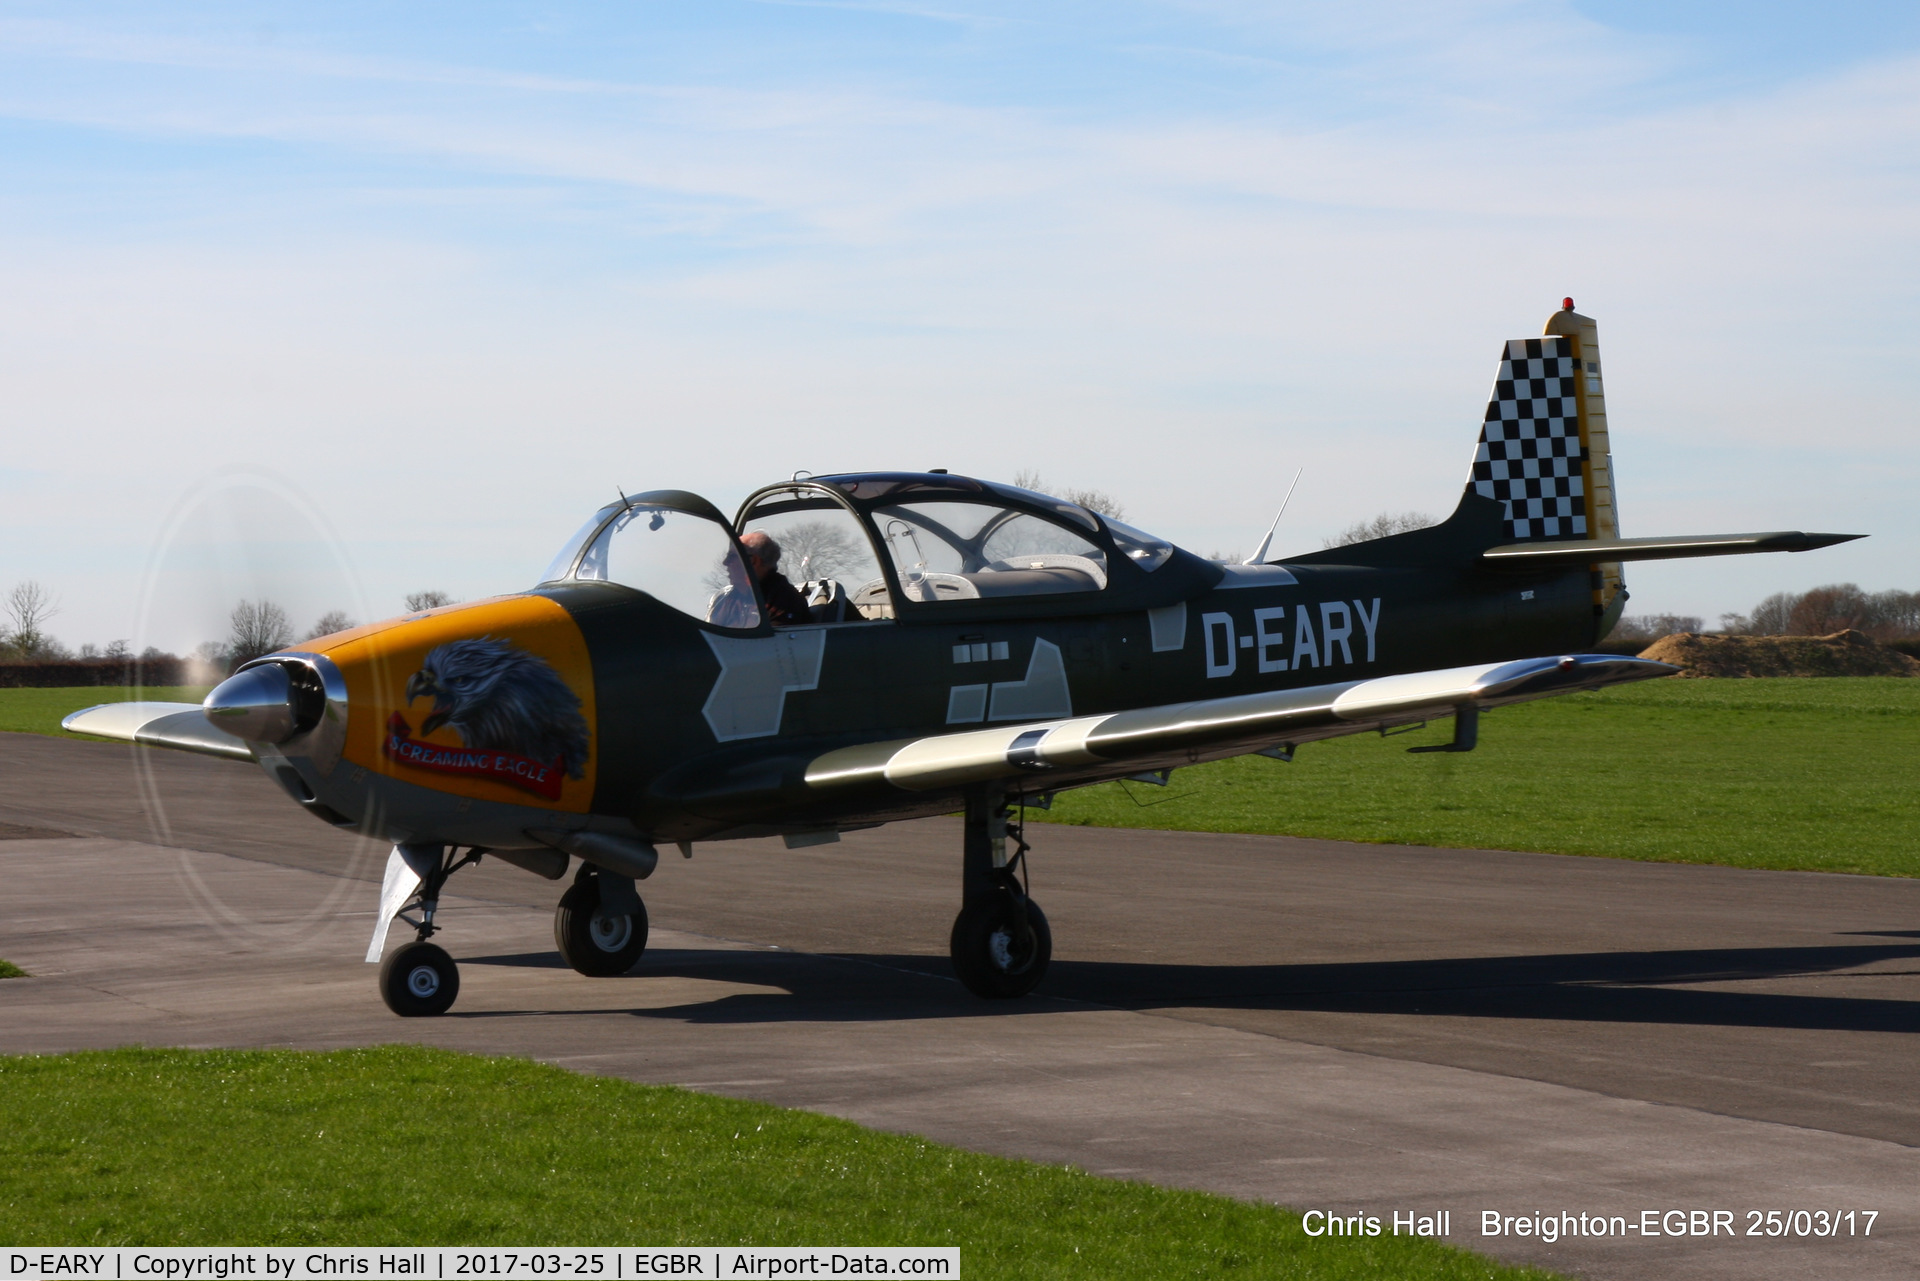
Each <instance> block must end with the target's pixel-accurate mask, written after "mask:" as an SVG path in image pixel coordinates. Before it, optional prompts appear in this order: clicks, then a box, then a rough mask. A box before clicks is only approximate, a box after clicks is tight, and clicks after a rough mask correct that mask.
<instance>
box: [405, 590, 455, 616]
mask: <svg viewBox="0 0 1920 1281" xmlns="http://www.w3.org/2000/svg"><path fill="white" fill-rule="evenodd" d="M455 603H456V602H455V601H454V599H453V597H452V596H450V595H449V594H447V593H446V592H408V593H407V612H408V613H409V614H417V613H419V612H420V611H421V610H423V609H438V608H440V606H442V605H452V604H455Z"/></svg>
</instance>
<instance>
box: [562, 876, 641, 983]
mask: <svg viewBox="0 0 1920 1281" xmlns="http://www.w3.org/2000/svg"><path fill="white" fill-rule="evenodd" d="M553 941H554V944H555V946H557V947H558V948H559V949H560V956H561V959H563V960H564V961H566V963H567V964H568V965H571V966H572V967H573V968H574V969H576V970H578V971H579V972H580V973H582V974H587V975H592V976H594V977H596V978H611V977H613V976H614V975H617V974H625V973H626V972H627V971H628V970H630V969H632V968H633V967H634V965H635V964H636V963H638V962H639V960H640V954H641V953H642V952H644V951H646V950H647V905H646V904H645V903H642V902H641V901H640V895H639V894H637V893H635V892H634V888H633V878H632V877H630V876H619V875H617V874H615V873H613V872H608V871H603V870H601V869H600V868H597V867H595V866H594V865H593V864H591V863H582V864H581V865H580V871H579V873H578V874H577V875H576V876H575V877H574V878H573V885H572V887H571V888H569V889H568V890H567V892H566V893H565V894H562V895H561V896H560V906H558V907H556V908H555V909H554V910H553Z"/></svg>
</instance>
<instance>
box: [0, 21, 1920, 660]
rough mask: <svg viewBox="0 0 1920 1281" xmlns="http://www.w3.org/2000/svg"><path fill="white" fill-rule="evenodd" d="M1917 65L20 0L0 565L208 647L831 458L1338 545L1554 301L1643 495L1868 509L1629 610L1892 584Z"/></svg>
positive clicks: (1627, 484)
mask: <svg viewBox="0 0 1920 1281" xmlns="http://www.w3.org/2000/svg"><path fill="white" fill-rule="evenodd" d="M1917 73H1920V10H1916V9H1914V8H1913V7H1912V6H1875V5H1860V6H1853V7H1849V8H1846V9H1844V10H1835V9H1833V8H1831V7H1826V6H1812V5H1784V4H1751V3H1749V4H1741V5H1737V6H1736V5H1731V4H1727V5H1720V4H1705V5H1687V6H1675V5H1656V4H1650V3H1649V4H1642V3H1632V4H1607V3H1593V4H1554V3H1541V2H1538V0H1535V2H1533V3H1492V2H1487V3H1463V4H1452V5H1448V4H1360V5H1345V6H1338V7H1333V6H1322V5H1313V6H1308V5H1285V4H1278V5H1243V4H1234V3H1227V2H1224V0H1221V2H1214V3H1208V2H1204V0H1196V2H1194V3H1185V4H1176V3H1168V4H1147V3H1134V4H1127V3H1117V4H1101V5H1093V4H1072V3H1067V4H1058V5H1050V6H1044V7H1039V6H1032V5H1013V4H974V3H963V2H959V0H956V2H955V3H951V4H925V5H921V4H915V3H887V2H880V3H857V2H849V3H726V2H720V3H700V4H670V3H659V4H623V5H607V6H591V5H576V6H553V5H535V4H492V5H472V4H467V5H458V6H455V5H411V6H387V5H350V4H335V5H327V6H320V5H314V6H308V7H295V6H274V5H247V6H240V5H232V6H217V5H216V6H193V5H174V6H169V7H167V8H165V9H164V10H161V9H156V8H154V7H152V6H136V5H126V6H111V5H95V6H80V7H75V6H65V5H62V6H55V5H32V4H17V5H9V6H5V7H0V272H4V276H0V278H3V279H5V280H6V281H7V282H8V287H7V289H6V290H5V291H0V342H4V347H0V350H4V351H5V353H6V356H5V365H4V368H5V371H6V374H5V383H4V386H5V388H6V396H5V398H4V401H0V406H3V407H4V413H5V415H6V426H5V430H6V438H7V440H8V449H7V450H6V452H5V455H4V457H0V589H3V588H4V586H5V585H7V584H10V583H11V582H13V581H17V580H19V579H22V578H34V579H37V580H39V581H41V582H43V583H45V584H47V585H48V586H49V587H51V588H53V589H54V590H55V591H56V592H57V593H58V595H59V596H60V598H61V602H62V608H63V612H62V614H61V615H60V616H59V618H57V619H56V620H55V623H54V631H55V632H56V634H58V635H60V636H61V637H62V638H63V639H66V640H67V641H68V642H69V643H74V644H78V643H79V642H82V641H95V642H104V641H107V640H110V639H113V638H116V637H121V636H133V635H134V634H136V633H138V634H139V635H140V636H141V637H142V638H143V639H146V640H151V641H155V642H158V643H161V644H164V645H168V646H170V647H187V646H191V645H192V644H193V643H194V642H195V641H196V640H199V639H207V638H210V637H211V636H213V635H217V634H218V633H219V631H220V630H221V624H220V619H221V616H222V615H223V613H224V608H223V607H222V605H221V604H220V602H221V601H222V600H223V599H224V598H225V597H226V596H228V595H231V594H232V593H233V591H234V590H235V589H236V586H237V585H241V584H253V585H255V586H257V587H258V589H259V590H270V591H273V592H275V593H277V594H280V595H282V596H284V597H286V598H287V600H288V603H289V607H290V608H291V609H292V610H293V611H294V613H295V614H296V618H297V619H301V618H304V616H305V615H306V614H316V615H317V613H318V612H320V611H321V610H322V609H326V608H334V607H341V608H347V609H349V610H350V611H351V612H354V613H356V614H360V615H363V616H364V615H367V614H374V615H379V614H385V613H387V612H390V611H391V610H392V609H394V608H395V607H396V606H397V604H398V601H399V597H400V595H401V594H402V593H404V592H406V591H410V590H416V589H418V588H422V587H430V586H431V587H440V588H444V589H447V590H450V591H453V592H455V593H456V594H458V595H462V596H475V595H481V594H485V593H488V592H492V591H499V590H509V589H512V588H515V587H519V586H523V585H525V584H526V582H527V581H529V579H530V578H531V576H533V575H534V574H535V573H536V572H537V571H538V569H539V567H540V566H541V565H543V564H544V563H545V561H546V559H547V556H548V554H549V553H550V552H551V550H552V549H553V547H554V546H556V545H557V544H558V543H559V542H560V541H561V540H562V539H564V537H565V536H566V535H567V534H568V533H569V532H570V531H571V529H572V528H573V526H574V525H575V524H577V522H578V520H579V518H580V517H581V515H582V514H583V513H584V511H586V510H590V509H591V508H592V507H593V506H595V505H597V504H598V503H599V502H601V501H603V500H604V499H605V498H606V497H607V496H609V495H610V494H611V492H612V490H613V487H614V486H615V485H616V484H618V485H622V486H624V487H625V488H626V489H627V490H628V491H629V492H631V491H633V490H635V489H636V488H653V487H661V486H680V487H686V488H692V489H696V490H699V491H701V492H704V493H707V494H708V495H709V496H710V497H712V498H714V499H715V500H716V501H719V502H721V503H722V505H728V504H730V503H731V502H732V501H735V500H737V499H738V498H739V497H740V496H741V495H743V494H744V493H745V492H746V491H747V490H749V489H751V488H753V487H755V486H756V485H758V484H760V483H763V482H764V481H766V480H770V479H774V478H778V477H783V476H785V475H787V474H789V473H790V472H792V471H793V470H794V469H796V468H802V467H804V468H808V469H811V470H816V471H827V470H836V469H858V468H867V467H914V468H923V467H931V466H947V467H952V468H953V469H955V470H961V471H972V472H976V473H978V474H984V475H991V476H1001V477H1005V476H1010V475H1011V474H1012V473H1014V472H1015V471H1018V470H1021V469H1023V468H1024V469H1037V470H1038V471H1039V472H1041V473H1042V474H1043V475H1044V476H1046V477H1048V478H1050V479H1052V480H1054V481H1056V482H1057V483H1059V484H1063V485H1076V486H1094V487H1098V488H1101V489H1105V490H1108V491H1110V492H1112V493H1114V494H1115V495H1117V496H1119V497H1120V498H1121V499H1122V500H1123V501H1124V502H1125V503H1126V505H1127V508H1128V511H1129V514H1130V516H1131V517H1132V518H1133V519H1134V520H1135V521H1136V522H1137V523H1140V524H1142V525H1145V526H1147V527H1149V528H1152V529H1155V530H1157V531H1159V532H1163V533H1165V534H1167V535H1168V536H1170V537H1173V538H1175V539H1177V540H1179V541H1181V542H1183V543H1185V544H1187V545H1188V546H1190V547H1193V548H1194V549H1195V550H1198V551H1200V552H1202V553H1207V552H1213V551H1230V550H1233V549H1236V548H1239V549H1246V548H1249V547H1251V546H1252V545H1253V544H1254V543H1255V542H1257V541H1258V538H1259V536H1260V534H1261V532H1263V530H1264V528H1265V525H1266V523H1267V521H1269V520H1270V519H1271V517H1272V512H1273V508H1274V507H1275V506H1276V505H1277V503H1278V500H1279V496H1280V494H1281V493H1283V492H1284V490H1285V487H1286V484H1287V482H1288V481H1290V480H1291V478H1292V476H1293V473H1294V470H1295V469H1296V468H1299V467H1303V466H1304V467H1305V469H1306V471H1305V479H1303V481H1302V482H1301V487H1300V491H1299V493H1298V494H1297V495H1296V497H1295V499H1294V502H1293V505H1292V507H1291V508H1290V509H1289V512H1288V514H1287V518H1286V523H1285V525H1283V527H1282V531H1281V535H1280V538H1279V539H1278V543H1279V545H1280V546H1281V547H1283V548H1296V549H1297V548H1311V547H1317V546H1318V545H1319V543H1320V540H1321V539H1322V538H1323V537H1325V536H1326V535H1328V534H1330V533H1332V532H1334V531H1335V530H1337V529H1339V528H1341V527H1342V526H1344V525H1346V524H1348V523H1350V522H1352V521H1354V520H1358V519H1362V518H1365V517H1368V516H1371V515H1373V514H1374V513H1376V512H1378V511H1381V510H1383V509H1395V510H1399V509H1407V508H1415V509H1421V510H1425V511H1429V512H1433V513H1436V514H1442V513H1444V512H1445V511H1446V510H1447V509H1448V508H1450V506H1451V505H1452V503H1453V501H1454V500H1455V498H1456V496H1457V494H1458V490H1459V486H1460V484H1461V483H1462V481H1463V479H1464V476H1465V471H1466V463H1467V459H1468V456H1469V454H1470V451H1471V446H1472V441H1473V436H1474V431H1475V424H1476V422H1477V419H1478V414H1479V410H1480V407H1481V405H1482V404H1483V403H1484V400H1485V396H1486V391H1487V384H1488V381H1489V379H1490V378H1491V375H1492V372H1493V361H1494V358H1495V354H1496V352H1497V350H1498V345H1499V343H1500V342H1502V341H1503V340H1505V339H1507V338H1509V337H1516V336H1523V335H1527V334H1532V333H1537V332H1538V330H1539V326H1540V323H1541V321H1542V320H1543V319H1544V318H1545V316H1546V315H1547V313H1548V312H1549V311H1550V310H1551V309H1552V308H1553V306H1554V305H1555V304H1556V303H1557V302H1558V300H1559V298H1560V297H1561V296H1562V295H1565V294H1571V295H1573V296H1574V297H1575V298H1576V299H1577V300H1578V301H1579V303H1580V306H1581V309H1582V310H1583V311H1585V312H1587V313H1588V314H1590V315H1593V316H1595V317H1597V318H1598V319H1599V321H1600V324H1601V336H1602V342H1603V345H1604V349H1605V351H1606V355H1607V360H1608V370H1609V374H1608V398H1609V402H1610V406H1611V409H1612V412H1613V419H1614V432H1615V451H1616V469H1617V472H1618V477H1619V484H1620V492H1621V503H1622V511H1623V520H1624V525H1625V531H1626V532H1627V533H1629V534H1655V533H1691V532H1714V531H1720V530H1744V529H1769V528H1782V527H1789V528H1791V527H1799V528H1813V529H1847V530H1856V531H1864V532H1869V533H1872V534H1873V535H1874V537H1873V538H1872V539H1870V540H1867V541H1866V542H1863V543H1858V544H1853V545H1850V546H1848V547H1846V548H1841V549H1835V550H1832V551H1828V552H1823V553H1819V554H1816V555H1809V556H1800V557H1792V558H1785V557H1759V558H1753V559H1752V560H1751V561H1742V562H1738V563H1728V562H1717V563H1709V564H1699V565H1665V566H1643V567H1639V568H1636V569H1635V570H1634V571H1633V572H1632V574H1631V575H1630V576H1629V585H1630V587H1631V588H1632V590H1633V592H1634V604H1633V605H1632V606H1631V608H1632V609H1634V610H1636V611H1639V610H1646V611H1664V610H1672V611H1680V612H1688V613H1698V614H1703V615H1706V616H1707V617H1708V618H1709V620H1711V619H1712V618H1713V616H1715V615H1717V614H1718V613H1720V612H1721V611H1724V610H1734V609H1745V608H1747V607H1749V606H1750V605H1751V604H1752V603H1753V602H1754V601H1756V600H1757V599H1759V597H1761V596H1764V595H1765V594H1767V593H1768V592H1771V591H1774V590H1778V589H1780V588H1788V587H1805V586H1809V585H1812V584H1814V583H1817V582H1824V581H1834V580H1844V579H1852V580H1856V581H1859V582H1861V583H1862V584H1863V585H1865V586H1867V587H1869V588H1876V589H1877V588H1884V587H1892V586H1900V587H1904V588H1908V589H1913V588H1920V562H1917V561H1916V557H1915V556H1914V551H1915V547H1916V540H1917V539H1920V517H1916V516H1915V515H1914V503H1913V501H1912V498H1911V495H1912V493H1913V492H1914V490H1915V486H1916V482H1920V466H1917V465H1916V450H1915V444H1914V442H1915V439H1916V431H1915V429H1916V427H1920V422H1917V421H1916V419H1917V418H1920V414H1916V411H1915V408H1914V406H1915V404H1916V391H1920V387H1916V382H1920V374H1917V373H1916V368H1917V367H1916V362H1915V360H1914V358H1913V356H1912V354H1911V353H1912V352H1913V351H1914V350H1915V349H1916V346H1917V345H1920V344H1917V343H1916V340H1917V339H1920V334H1916V333H1915V332H1914V331H1915V329H1916V325H1917V324H1920V322H1916V319H1915V317H1916V308H1915V301H1916V299H1915V296H1914V295H1915V280H1916V266H1917V265H1920V264H1917V263H1916V253H1915V230H1914V229H1915V228H1916V227H1920V217H1917V216H1916V215H1917V214H1920V209H1916V203H1920V202H1917V199H1916V197H1917V196H1920V192H1917V191H1916V178H1917V177H1920V173H1917V172H1916V163H1915V158H1916V155H1920V151H1917V150H1916V146H1915V144H1916V141H1920V137H1917V135H1920V74H1917ZM248 475H257V476H259V477H261V479H258V480H254V481H249V480H246V479H245V477H246V476H248ZM316 548H317V549H319V550H316ZM216 565H217V566H218V568H209V566H216ZM142 601H146V602H147V606H146V607H145V609H144V611H143V607H142V605H141V602H142Z"/></svg>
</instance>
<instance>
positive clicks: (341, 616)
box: [306, 609, 354, 640]
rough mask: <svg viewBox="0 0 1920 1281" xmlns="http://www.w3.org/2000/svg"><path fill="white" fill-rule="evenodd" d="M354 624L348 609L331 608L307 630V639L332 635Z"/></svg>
mask: <svg viewBox="0 0 1920 1281" xmlns="http://www.w3.org/2000/svg"><path fill="white" fill-rule="evenodd" d="M353 625H354V622H353V620H352V619H351V618H348V617H347V611H346V610H344V609H330V610H328V611H327V612H326V613H324V614H322V615H320V618H319V621H318V622H316V623H314V625H313V627H312V628H311V629H310V630H309V631H308V632H307V635H306V639H307V640H312V639H313V638H314V637H316V636H331V635H333V634H334V633H335V632H344V631H346V630H347V628H349V627H352V626H353Z"/></svg>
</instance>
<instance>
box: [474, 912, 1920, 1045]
mask: <svg viewBox="0 0 1920 1281" xmlns="http://www.w3.org/2000/svg"><path fill="white" fill-rule="evenodd" d="M1911 933H1912V932H1909V931H1889V932H1888V933H1887V934H1886V935H1881V937H1887V936H1892V937H1908V936H1909V935H1910V934H1911ZM1916 960H1920V944H1911V943H1886V944H1878V945H1869V944H1847V945H1830V946H1824V947H1763V948H1720V949H1697V950H1674V951H1647V952H1587V953H1568V954H1565V955H1546V956H1502V957H1467V958H1450V959H1444V960H1415V961H1362V962H1354V963H1351V964H1322V965H1181V964H1154V963H1147V962H1141V963H1124V962H1106V961H1072V960H1061V959H1058V958H1056V959H1055V960H1054V962H1053V967H1052V968H1051V969H1050V970H1049V971H1048V974H1047V979H1046V982H1044V983H1043V984H1041V986H1040V988H1039V991H1038V993H1037V995H1038V996H1040V997H1053V998H1055V999H1056V1000H1064V1001H1072V1002H1084V1003H1087V1004H1091V1005H1101V1006H1109V1007H1117V1008H1121V1009H1134V1010H1146V1009H1156V1008H1169V1007H1178V1008H1215V1009H1241V1010H1276V1011H1280V1010H1303V1011H1304V1010H1311V1011H1322V1012H1336V1013H1339V1012H1344V1013H1355V1014H1417V1015H1425V1016H1430V1017H1431V1016H1439V1017H1452V1018H1500V1019H1559V1020H1573V1021H1580V1022H1596V1023H1669V1024H1696V1025H1702V1026H1722V1027H1756V1028H1804V1029H1811V1030H1821V1031H1836V1032H1909V1033H1911V1032H1920V1001H1907V1000H1887V999H1882V998H1876V997H1854V996H1844V995H1843V996H1811V995H1804V994H1801V993H1794V992H1779V991H1771V992H1770V991H1738V990H1735V991H1728V990H1725V989H1723V988H1721V987H1717V986H1714V987H1707V986H1700V985H1707V984H1712V985H1720V984H1729V983H1754V984H1761V983H1768V982H1779V981H1783V980H1790V979H1826V980H1828V981H1832V982H1847V981H1853V980H1858V979H1870V978H1878V979H1885V978H1888V977H1899V976H1913V975H1915V974H1920V969H1915V968H1907V967H1903V968H1899V969H1893V970H1889V969H1885V968H1882V969H1876V970H1874V971H1872V972H1871V973H1869V974H1859V973H1849V971H1857V970H1859V969H1860V968H1861V967H1863V966H1869V965H1878V966H1885V965H1886V964H1887V963H1889V962H1901V961H1916ZM468 963H469V964H475V965H506V966H531V967H540V968H547V967H551V968H556V969H557V968H561V967H562V963H561V961H560V959H559V957H558V956H557V955H554V954H552V953H540V952H532V953H522V954H517V955H511V956H483V957H472V958H469V960H468ZM662 977H674V978H692V979H706V980H712V981H719V982H725V983H736V984H752V985H754V986H758V987H774V988H779V989H781V991H779V992H752V993H732V994H728V995H725V996H720V997H716V998H715V999H713V1000H710V1001H699V1002H691V1003H687V1004H682V1005H675V1006H666V1007H631V1006H625V1005H623V1004H621V1002H622V1001H623V1000H624V999H625V998H626V997H627V995H628V993H627V992H626V991H623V990H622V989H623V988H624V987H625V986H626V985H627V984H631V983H634V982H636V981H643V980H646V979H649V978H662ZM928 979H935V980H939V982H938V983H937V984H929V983H928V982H927V980H928ZM596 983H597V984H604V985H606V986H607V988H608V989H609V990H608V992H607V995H608V996H609V997H611V998H612V1001H613V1004H612V1005H611V1006H610V1007H609V1012H618V1013H631V1014H633V1015H636V1016H641V1017H647V1018H668V1019H682V1020H685V1021H687V1022H693V1023H778V1022H795V1021H798V1022H806V1021H820V1020H825V1021H842V1020H846V1021H873V1020H880V1019H917V1018H942V1017H952V1016H956V1015H966V1016H979V1015H983V1014H1006V1015H1018V1014H1034V1013H1041V1012H1043V1011H1046V1010H1048V1009H1050V1008H1051V1009H1057V1008H1058V1007H1057V1006H1053V1005H1052V1004H1051V1003H1050V1002H1047V1001H1043V1000H1042V1001H1009V1002H1004V1003H1001V1002H983V1001H978V1000H975V999H973V998H971V997H969V996H967V995H966V994H965V993H964V992H963V991H961V989H960V988H959V986H958V985H957V984H956V983H954V982H953V979H952V975H951V971H950V969H949V968H948V962H947V959H946V958H945V957H935V956H911V955H905V956H894V955H866V954H835V955H820V954H813V953H805V952H788V951H780V952H767V951H751V952H749V951H737V950H731V949H729V950H721V949H694V948H689V949H679V950H668V949H661V950H659V951H650V952H648V953H647V955H646V957H645V959H644V960H642V961H641V963H640V965H639V966H638V967H637V968H636V969H635V970H634V972H633V973H632V974H629V975H626V976H624V977H623V978H621V979H602V980H596ZM458 1013H459V1012H458V1011H456V1012H455V1017H458ZM474 1017H498V1016H497V1015H494V1016H480V1015H475V1016H474Z"/></svg>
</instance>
